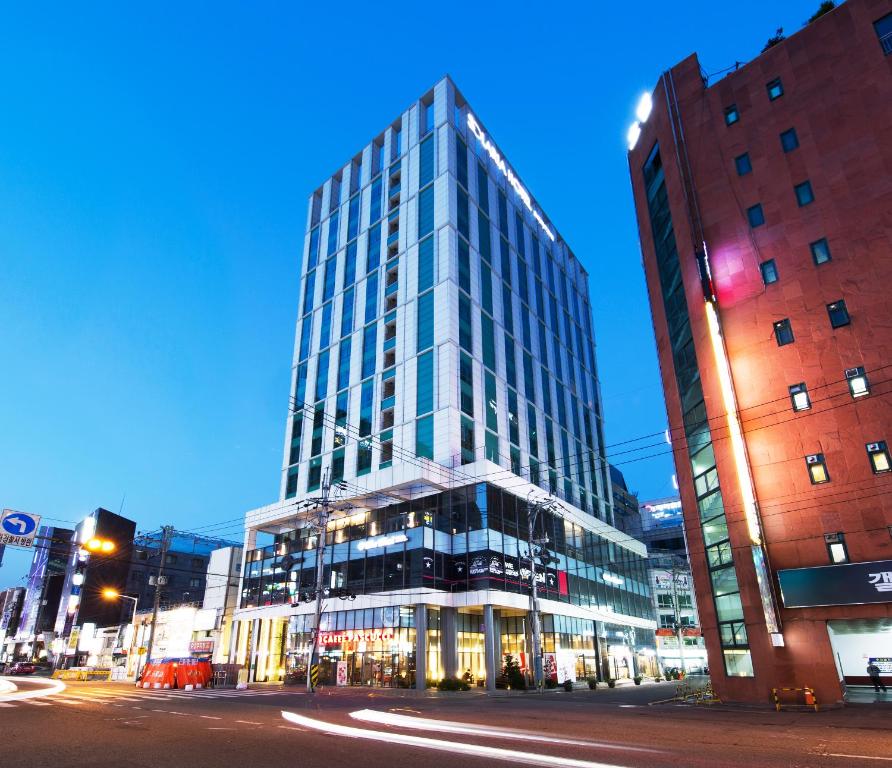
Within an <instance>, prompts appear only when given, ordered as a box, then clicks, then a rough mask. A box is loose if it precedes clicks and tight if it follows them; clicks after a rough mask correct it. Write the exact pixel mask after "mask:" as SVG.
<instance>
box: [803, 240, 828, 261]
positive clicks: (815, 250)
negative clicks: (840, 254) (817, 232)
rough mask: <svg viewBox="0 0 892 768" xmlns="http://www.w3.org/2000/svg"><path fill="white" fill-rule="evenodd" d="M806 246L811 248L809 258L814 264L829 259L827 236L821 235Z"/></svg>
mask: <svg viewBox="0 0 892 768" xmlns="http://www.w3.org/2000/svg"><path fill="white" fill-rule="evenodd" d="M808 247H809V248H811V258H812V261H814V263H815V264H816V265H820V264H825V263H826V262H828V261H830V246H829V245H828V244H827V238H825V237H822V238H821V239H820V240H815V241H814V242H813V243H810V244H809V246H808Z"/></svg>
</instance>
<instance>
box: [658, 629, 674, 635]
mask: <svg viewBox="0 0 892 768" xmlns="http://www.w3.org/2000/svg"><path fill="white" fill-rule="evenodd" d="M656 635H657V637H675V632H673V631H672V630H671V629H666V628H665V627H664V628H662V629H658V630H657V631H656Z"/></svg>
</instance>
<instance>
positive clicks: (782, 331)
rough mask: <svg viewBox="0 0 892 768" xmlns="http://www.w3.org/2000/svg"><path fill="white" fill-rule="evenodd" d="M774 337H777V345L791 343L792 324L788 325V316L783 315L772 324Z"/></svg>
mask: <svg viewBox="0 0 892 768" xmlns="http://www.w3.org/2000/svg"><path fill="white" fill-rule="evenodd" d="M774 338H776V339H777V345H778V346H779V347H782V346H784V345H785V344H792V343H793V341H794V339H793V326H792V325H790V318H788V317H785V318H784V319H783V320H778V321H777V322H776V323H775V324H774Z"/></svg>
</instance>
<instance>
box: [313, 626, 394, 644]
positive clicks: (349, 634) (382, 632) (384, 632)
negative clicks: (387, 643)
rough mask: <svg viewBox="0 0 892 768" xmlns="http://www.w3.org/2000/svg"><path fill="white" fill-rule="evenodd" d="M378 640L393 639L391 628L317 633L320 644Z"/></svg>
mask: <svg viewBox="0 0 892 768" xmlns="http://www.w3.org/2000/svg"><path fill="white" fill-rule="evenodd" d="M380 640H393V630H392V629H347V630H341V631H339V632H323V633H321V634H320V635H319V642H320V643H321V644H322V645H339V644H341V643H377V642H378V641H380Z"/></svg>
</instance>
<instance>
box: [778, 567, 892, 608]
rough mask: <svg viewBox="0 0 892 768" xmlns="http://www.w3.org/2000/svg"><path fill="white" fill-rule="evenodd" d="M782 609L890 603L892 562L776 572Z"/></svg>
mask: <svg viewBox="0 0 892 768" xmlns="http://www.w3.org/2000/svg"><path fill="white" fill-rule="evenodd" d="M777 577H778V581H779V583H780V589H781V596H782V599H783V603H784V607H785V608H812V607H817V606H824V605H864V604H867V603H889V602H892V560H875V561H873V562H869V563H844V564H841V565H824V566H818V567H816V568H790V569H788V570H783V571H778V573H777Z"/></svg>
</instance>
